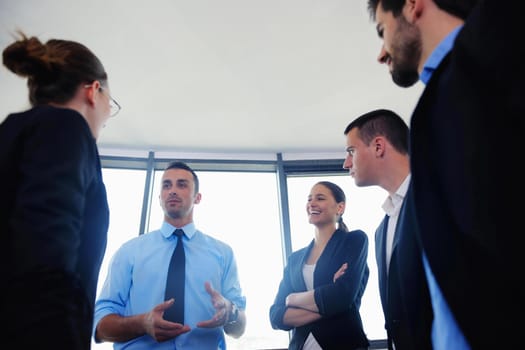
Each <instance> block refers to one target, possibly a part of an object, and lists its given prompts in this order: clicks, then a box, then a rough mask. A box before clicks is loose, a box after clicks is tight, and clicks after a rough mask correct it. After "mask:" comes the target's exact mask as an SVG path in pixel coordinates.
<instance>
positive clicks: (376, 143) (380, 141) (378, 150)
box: [372, 136, 386, 158]
mask: <svg viewBox="0 0 525 350" xmlns="http://www.w3.org/2000/svg"><path fill="white" fill-rule="evenodd" d="M372 144H373V147H374V152H375V155H376V157H377V158H383V156H384V155H385V151H386V140H385V138H384V137H382V136H376V137H375V138H374V140H372Z"/></svg>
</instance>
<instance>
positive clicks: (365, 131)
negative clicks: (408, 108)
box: [344, 109, 409, 154]
mask: <svg viewBox="0 0 525 350" xmlns="http://www.w3.org/2000/svg"><path fill="white" fill-rule="evenodd" d="M354 128H357V130H358V131H359V138H360V139H361V140H362V141H363V142H364V143H365V144H366V145H369V144H370V142H372V140H373V138H374V137H376V136H379V135H381V136H384V137H386V139H387V140H388V142H390V143H391V144H392V146H393V147H394V148H395V149H396V151H398V152H399V153H402V154H408V138H409V130H408V126H407V124H406V123H405V121H404V120H403V118H401V117H400V116H399V115H398V114H397V113H395V112H394V111H391V110H389V109H376V110H373V111H370V112H368V113H365V114H363V115H361V116H359V117H357V118H356V119H354V120H353V121H352V122H351V123H350V124H348V126H347V127H346V129H345V132H344V134H345V135H347V134H348V133H349V132H350V130H352V129H354Z"/></svg>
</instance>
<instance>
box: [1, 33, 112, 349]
mask: <svg viewBox="0 0 525 350" xmlns="http://www.w3.org/2000/svg"><path fill="white" fill-rule="evenodd" d="M19 36H20V37H19V38H18V39H17V40H16V41H15V42H13V43H12V44H10V45H9V46H7V47H6V48H5V49H4V51H3V64H4V65H5V66H6V67H7V68H8V69H9V70H10V71H11V72H13V73H15V74H17V75H19V76H21V77H24V78H27V85H28V88H29V101H30V103H31V108H30V109H28V110H25V111H22V112H17V113H12V114H10V115H8V116H7V117H6V118H5V119H4V120H3V122H2V123H1V124H0V186H1V189H0V193H1V196H0V235H1V241H0V247H2V249H3V252H2V254H0V269H1V274H0V276H2V288H1V293H2V294H1V298H0V314H1V315H2V319H3V320H4V321H5V322H4V323H3V326H2V327H1V328H0V329H1V330H0V338H1V339H2V344H3V345H4V347H6V348H9V349H58V348H60V349H89V348H90V344H91V330H92V322H93V307H94V301H95V296H96V289H97V280H98V274H99V270H100V266H101V263H102V259H103V256H104V253H105V250H106V241H107V230H108V224H109V209H108V203H107V198H106V189H105V186H104V183H103V181H102V173H101V166H100V159H99V154H98V150H97V145H96V140H97V138H98V137H99V135H100V132H101V130H102V128H103V127H104V125H105V123H106V122H107V120H108V118H109V117H110V116H111V114H112V113H113V112H112V111H111V105H112V104H113V100H112V98H111V96H110V95H109V87H108V77H107V74H106V71H105V70H104V67H103V65H102V63H101V62H100V61H99V59H98V58H97V57H96V56H95V55H94V54H93V53H92V52H91V51H90V50H89V49H88V48H87V47H85V46H84V45H82V44H80V43H78V42H74V41H68V40H57V39H52V40H49V41H47V42H46V43H42V42H41V41H40V40H39V39H38V38H36V37H26V36H25V35H24V34H23V33H19Z"/></svg>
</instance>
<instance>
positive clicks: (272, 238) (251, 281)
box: [93, 159, 386, 350]
mask: <svg viewBox="0 0 525 350" xmlns="http://www.w3.org/2000/svg"><path fill="white" fill-rule="evenodd" d="M103 160H104V159H103ZM106 163H107V162H106ZM111 164H112V166H114V165H115V163H114V162H112V163H111ZM143 164H144V169H143V170H129V169H128V170H122V169H109V168H105V169H104V171H103V173H104V181H105V183H106V188H107V192H108V200H109V205H110V212H111V214H110V230H109V233H108V249H107V251H106V256H105V259H104V262H103V266H102V270H101V272H100V279H99V289H100V288H101V287H102V283H103V281H104V280H105V277H106V274H107V264H108V262H109V260H110V259H111V257H112V255H113V253H114V252H115V250H116V249H117V248H118V247H120V245H121V244H122V243H123V242H124V241H127V240H128V239H130V238H132V237H135V236H137V235H138V234H139V233H140V231H143V232H148V231H150V230H155V229H158V228H159V226H160V224H161V222H162V220H163V213H162V210H161V207H160V203H159V193H160V188H159V186H160V178H161V176H162V172H163V171H162V170H163V169H164V167H165V165H166V162H165V161H163V162H155V171H154V172H153V173H152V174H153V175H152V179H153V181H152V184H151V186H149V189H148V185H147V183H148V181H147V180H146V179H147V177H148V176H147V170H148V169H147V168H148V167H149V171H153V169H152V168H151V167H152V166H153V165H152V162H150V163H149V165H146V164H148V162H147V161H144V162H143ZM188 164H190V165H191V166H193V167H194V168H195V169H196V170H197V174H198V176H199V180H200V192H201V193H202V200H201V202H200V203H199V204H198V205H196V206H195V209H194V221H195V224H196V226H197V228H198V229H199V230H201V231H202V232H204V233H206V234H209V235H211V236H213V237H215V238H218V239H220V240H223V241H224V242H226V243H228V244H229V245H230V246H231V247H232V248H233V250H234V253H235V256H236V260H237V264H238V267H239V274H240V276H239V277H240V282H241V287H242V288H243V293H244V294H245V296H246V298H247V310H246V313H247V319H248V322H247V327H246V333H245V334H244V335H243V336H242V337H241V338H240V339H233V338H231V337H228V336H226V339H227V344H228V349H229V350H241V349H242V350H245V349H279V348H287V346H288V342H289V334H288V332H285V331H280V330H274V329H272V328H271V325H270V322H269V315H268V313H269V307H270V305H271V304H272V302H273V299H274V297H275V294H276V293H277V288H278V285H279V282H280V279H281V277H282V272H283V267H284V263H285V262H284V258H283V257H284V256H285V253H284V252H285V251H290V250H297V249H299V248H301V247H303V246H305V245H307V244H308V243H309V242H310V241H311V239H312V237H313V226H312V225H310V224H309V223H308V221H307V217H306V214H305V205H306V198H307V196H308V193H309V191H310V188H311V187H312V186H313V184H315V183H316V182H317V181H319V180H330V181H333V182H335V183H337V184H339V185H340V186H341V187H342V188H343V189H344V190H345V193H346V196H347V209H346V212H345V215H344V219H345V222H346V223H347V225H348V226H349V228H350V229H357V228H359V229H362V230H363V231H365V232H366V233H367V234H368V237H369V255H368V262H369V263H368V265H369V268H370V278H369V282H368V286H367V288H366V291H365V294H364V296H363V300H362V305H361V316H362V318H363V323H364V327H365V331H366V333H367V335H368V337H369V339H371V340H375V339H385V338H386V334H385V331H384V329H383V323H384V321H383V314H382V311H381V304H380V301H379V296H378V288H377V268H376V264H375V256H374V232H375V228H376V227H377V225H378V224H379V222H380V220H381V218H382V217H383V215H384V214H383V212H382V210H381V204H382V202H383V200H384V198H385V196H386V194H385V193H384V191H382V190H380V189H378V188H357V187H356V186H355V185H354V182H353V179H352V178H350V177H349V176H348V175H347V174H342V175H333V173H331V174H325V175H323V171H322V167H319V171H318V173H316V174H314V175H312V174H308V175H302V176H297V174H296V172H294V174H293V175H291V174H285V178H286V184H283V183H282V181H281V182H280V181H278V179H279V177H280V176H282V174H279V173H278V171H277V170H272V171H268V169H267V167H265V169H264V170H261V171H259V170H258V168H257V167H255V168H252V170H251V171H232V170H231V167H228V166H224V165H223V166H221V167H219V168H220V171H218V170H213V169H212V170H208V169H206V170H202V169H197V168H198V167H197V168H196V167H195V164H191V162H188ZM336 165H337V166H338V167H339V169H340V166H339V164H338V163H337V164H336ZM103 166H104V161H103ZM135 167H137V166H136V164H135ZM238 167H239V166H236V167H234V168H235V169H237V168H238ZM209 168H213V167H211V166H210V167H209ZM276 168H277V167H276ZM224 169H226V170H224ZM279 186H281V187H279ZM144 189H146V191H151V192H146V194H145V192H144ZM286 190H287V192H286ZM283 191H285V195H284V197H283ZM144 198H151V203H150V204H149V210H146V209H144V208H143V201H144ZM283 198H287V206H288V208H285V209H284V210H282V211H281V209H282V208H281V207H282V202H281V201H282V200H283ZM280 203H281V204H280ZM286 209H289V211H288V210H286ZM283 212H284V214H283ZM146 216H147V217H146ZM283 221H284V224H283ZM146 223H147V224H146ZM286 223H288V224H289V226H287V225H286ZM141 225H142V226H141ZM141 227H142V228H141ZM287 227H288V228H289V230H288V229H287ZM287 231H289V232H287ZM286 242H290V243H291V246H289V247H283V244H284V245H286V244H287V243H286ZM93 349H94V350H103V349H112V343H102V344H93Z"/></svg>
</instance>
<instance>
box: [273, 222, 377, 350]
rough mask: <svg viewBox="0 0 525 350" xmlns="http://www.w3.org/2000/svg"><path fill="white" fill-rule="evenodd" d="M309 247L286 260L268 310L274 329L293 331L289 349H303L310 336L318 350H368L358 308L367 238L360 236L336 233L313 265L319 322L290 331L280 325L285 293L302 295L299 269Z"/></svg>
mask: <svg viewBox="0 0 525 350" xmlns="http://www.w3.org/2000/svg"><path fill="white" fill-rule="evenodd" d="M312 246H313V241H312V243H310V245H309V246H308V247H305V248H302V249H300V250H298V251H296V252H294V253H292V254H291V255H290V257H289V258H288V263H287V265H286V267H285V269H284V274H283V279H282V280H281V283H280V284H279V290H278V292H277V296H276V297H275V300H274V303H273V305H272V306H271V307H270V322H271V324H272V327H273V328H274V329H281V330H286V331H287V330H292V329H293V331H292V333H293V336H292V339H291V341H290V345H289V349H297V350H299V349H302V346H303V344H304V341H305V340H306V338H307V336H308V334H309V333H310V332H312V333H313V335H314V337H315V339H316V340H317V342H318V343H319V344H320V345H321V347H322V348H323V349H345V350H350V349H355V348H358V347H366V346H368V339H367V337H366V335H365V333H364V330H363V324H362V321H361V316H360V314H359V307H360V306H361V297H362V296H363V292H364V290H365V288H366V284H367V283H368V276H369V270H368V265H367V262H366V261H367V256H368V238H367V236H366V234H365V233H364V232H363V231H361V230H355V231H351V232H344V231H341V230H337V231H335V232H334V234H333V236H332V238H331V239H330V241H329V242H328V244H327V245H326V247H325V249H324V251H323V253H322V254H321V256H320V257H319V259H318V260H317V264H316V267H315V271H314V287H315V302H316V304H317V306H318V308H319V313H320V314H321V315H322V316H323V317H322V318H321V319H320V320H318V321H316V322H312V323H310V324H307V325H304V326H301V327H297V328H293V327H290V326H288V325H285V324H284V323H283V316H284V313H285V312H286V297H287V296H288V295H289V294H290V293H297V292H305V291H306V285H305V282H304V279H303V265H304V264H305V262H306V259H307V258H308V255H309V253H310V250H311V248H312ZM345 262H346V263H348V269H347V270H346V272H345V274H344V275H343V276H342V277H340V278H339V279H337V281H336V282H335V283H334V282H333V277H334V274H335V273H336V272H337V270H339V268H340V267H341V265H342V264H343V263H345Z"/></svg>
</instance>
